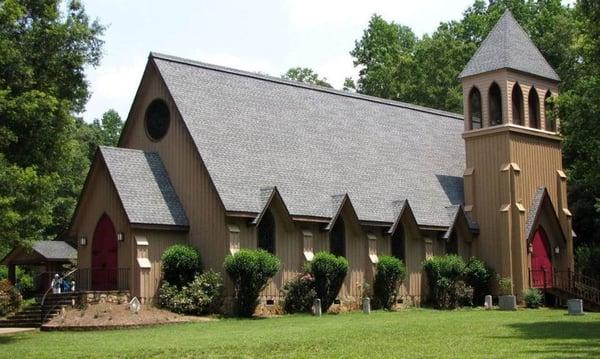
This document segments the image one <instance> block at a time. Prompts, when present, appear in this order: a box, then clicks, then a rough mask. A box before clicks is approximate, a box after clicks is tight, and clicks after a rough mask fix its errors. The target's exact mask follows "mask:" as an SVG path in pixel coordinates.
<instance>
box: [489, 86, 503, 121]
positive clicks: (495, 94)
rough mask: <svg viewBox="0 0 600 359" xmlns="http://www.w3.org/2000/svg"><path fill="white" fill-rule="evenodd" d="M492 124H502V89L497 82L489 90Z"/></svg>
mask: <svg viewBox="0 0 600 359" xmlns="http://www.w3.org/2000/svg"><path fill="white" fill-rule="evenodd" d="M488 101H489V109H490V110H489V112H490V126H497V125H501V124H502V91H500V86H498V84H497V83H495V82H494V83H493V84H492V85H491V86H490V90H489V91H488Z"/></svg>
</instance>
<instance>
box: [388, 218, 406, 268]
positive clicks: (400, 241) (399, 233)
mask: <svg viewBox="0 0 600 359" xmlns="http://www.w3.org/2000/svg"><path fill="white" fill-rule="evenodd" d="M404 245H405V235H404V227H403V226H402V225H400V226H398V228H397V229H396V232H394V234H393V235H392V243H391V247H392V256H393V257H396V258H398V259H400V260H402V261H403V262H405V256H406V254H405V251H404Z"/></svg>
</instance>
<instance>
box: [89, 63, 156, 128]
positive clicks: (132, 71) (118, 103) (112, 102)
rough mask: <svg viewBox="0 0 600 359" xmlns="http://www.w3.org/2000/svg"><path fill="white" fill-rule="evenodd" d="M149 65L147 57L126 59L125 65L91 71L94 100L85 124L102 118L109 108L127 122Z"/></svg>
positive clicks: (106, 66)
mask: <svg viewBox="0 0 600 359" xmlns="http://www.w3.org/2000/svg"><path fill="white" fill-rule="evenodd" d="M146 61H147V60H146V58H144V57H134V58H125V62H124V63H120V64H110V63H108V64H103V65H102V66H100V67H99V68H97V69H94V70H92V71H90V76H89V78H88V79H89V81H90V83H91V91H92V97H91V98H90V101H89V102H88V104H87V111H86V113H85V118H86V120H87V121H91V120H93V119H95V118H100V117H101V116H102V114H103V113H104V112H105V111H106V110H108V109H110V108H114V109H115V110H117V112H118V113H119V114H120V115H121V117H122V118H123V120H125V118H126V116H127V114H128V113H129V107H130V106H131V102H132V101H133V96H134V95H135V92H136V90H137V87H138V85H139V83H140V80H141V78H142V74H143V72H144V67H145V65H146Z"/></svg>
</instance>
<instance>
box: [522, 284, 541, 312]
mask: <svg viewBox="0 0 600 359" xmlns="http://www.w3.org/2000/svg"><path fill="white" fill-rule="evenodd" d="M523 300H524V301H525V305H526V306H527V308H539V307H541V306H542V304H543V303H544V295H543V294H542V292H540V290H539V289H537V288H529V289H527V290H526V291H525V292H524V293H523Z"/></svg>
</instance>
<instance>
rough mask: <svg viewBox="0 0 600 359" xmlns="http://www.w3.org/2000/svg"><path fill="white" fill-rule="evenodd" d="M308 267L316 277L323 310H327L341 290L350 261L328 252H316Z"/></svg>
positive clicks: (316, 288) (316, 286) (317, 290)
mask: <svg viewBox="0 0 600 359" xmlns="http://www.w3.org/2000/svg"><path fill="white" fill-rule="evenodd" d="M307 269H308V271H309V273H310V274H312V276H313V277H314V278H315V292H316V293H317V298H319V299H321V310H322V311H323V313H325V312H327V310H328V309H329V307H331V305H332V304H333V301H334V300H335V298H336V297H337V295H338V293H339V292H340V288H341V287H342V284H343V283H344V278H346V273H348V261H347V260H346V258H344V257H341V256H340V257H337V256H335V255H334V254H331V253H328V252H319V253H317V254H315V257H314V258H313V260H312V261H311V262H310V263H309V264H308V266H307Z"/></svg>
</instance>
